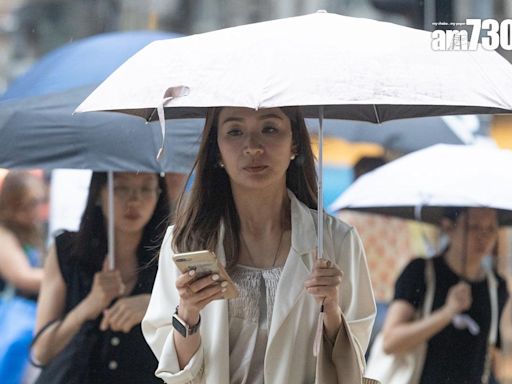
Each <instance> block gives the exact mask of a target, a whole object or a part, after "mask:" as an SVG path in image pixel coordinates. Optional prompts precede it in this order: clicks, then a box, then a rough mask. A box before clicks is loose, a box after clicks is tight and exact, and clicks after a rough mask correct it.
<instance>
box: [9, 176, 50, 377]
mask: <svg viewBox="0 0 512 384" xmlns="http://www.w3.org/2000/svg"><path fill="white" fill-rule="evenodd" d="M45 201H46V186H45V185H44V183H43V181H42V179H41V178H39V177H37V176H35V175H33V174H31V173H29V172H21V171H11V172H9V173H8V174H7V176H6V177H5V179H4V181H3V184H2V188H1V190H0V244H1V246H0V335H2V336H1V337H0V382H1V383H3V384H8V383H16V384H18V383H20V382H21V380H22V377H23V376H24V372H25V370H26V368H27V363H28V355H29V346H30V341H31V339H32V333H33V330H34V324H35V315H36V301H37V296H38V293H39V289H40V287H41V282H42V279H43V270H42V268H41V258H42V254H43V249H44V242H43V235H42V215H41V210H40V208H41V204H43V203H44V202H45Z"/></svg>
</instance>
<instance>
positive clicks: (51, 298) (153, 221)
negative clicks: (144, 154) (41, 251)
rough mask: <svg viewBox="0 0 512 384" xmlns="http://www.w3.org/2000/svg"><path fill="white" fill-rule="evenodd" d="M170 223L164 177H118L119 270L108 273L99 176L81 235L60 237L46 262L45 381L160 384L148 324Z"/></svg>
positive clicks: (40, 351) (103, 181)
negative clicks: (159, 253)
mask: <svg viewBox="0 0 512 384" xmlns="http://www.w3.org/2000/svg"><path fill="white" fill-rule="evenodd" d="M168 217H169V204H168V194H167V188H166V183H165V181H164V179H163V178H162V177H159V176H158V175H156V174H152V173H139V174H130V173H115V174H114V233H115V236H114V237H115V255H114V259H115V269H114V270H108V267H107V262H106V254H107V248H108V247H107V228H106V226H107V220H108V192H107V175H106V174H105V173H93V176H92V179H91V184H90V188H89V196H88V200H87V204H86V208H85V211H84V214H83V216H82V220H81V223H80V228H79V230H78V232H76V233H73V232H64V233H62V234H60V235H58V236H57V237H56V239H55V246H54V248H53V249H52V250H51V251H50V253H49V256H48V259H47V260H46V263H45V276H44V279H43V285H42V289H41V294H40V298H39V308H38V314H37V327H36V328H37V332H38V333H37V336H36V339H35V342H34V345H33V356H34V358H35V360H36V361H37V362H38V363H39V364H40V365H42V366H43V369H42V373H41V375H40V376H39V378H38V381H37V382H38V383H52V384H56V383H74V382H77V383H127V382H134V383H152V382H155V383H157V382H159V380H157V379H156V378H155V376H154V371H155V369H156V364H157V361H156V359H155V357H154V356H153V354H152V353H151V350H150V349H149V348H148V346H147V344H146V343H145V341H144V338H143V336H142V332H141V329H140V322H141V321H142V318H143V316H144V313H145V312H146V308H147V305H148V303H149V296H150V292H151V288H152V286H153V282H154V278H155V274H156V268H157V266H156V263H150V261H151V260H152V259H153V258H154V255H155V252H156V249H157V247H158V246H159V242H160V241H161V240H162V237H163V234H164V232H165V228H166V227H167V224H168V221H167V220H168Z"/></svg>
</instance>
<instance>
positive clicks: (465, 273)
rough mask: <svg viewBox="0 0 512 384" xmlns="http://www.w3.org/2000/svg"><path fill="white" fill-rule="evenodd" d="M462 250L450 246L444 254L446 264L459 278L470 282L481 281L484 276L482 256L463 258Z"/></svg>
mask: <svg viewBox="0 0 512 384" xmlns="http://www.w3.org/2000/svg"><path fill="white" fill-rule="evenodd" d="M463 255H464V249H462V248H460V247H453V246H451V247H450V248H449V249H448V251H446V254H445V260H446V263H447V264H448V265H449V267H450V268H451V269H452V270H453V271H454V272H455V273H456V274H457V275H459V276H461V277H464V278H466V279H468V280H470V281H475V280H481V279H482V278H483V277H484V276H485V272H484V269H483V268H482V258H483V256H478V255H469V254H468V255H467V256H466V257H463Z"/></svg>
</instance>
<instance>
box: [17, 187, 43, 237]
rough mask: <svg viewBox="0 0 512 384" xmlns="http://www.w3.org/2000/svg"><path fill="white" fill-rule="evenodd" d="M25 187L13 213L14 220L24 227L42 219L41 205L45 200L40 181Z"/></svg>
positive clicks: (37, 222)
mask: <svg viewBox="0 0 512 384" xmlns="http://www.w3.org/2000/svg"><path fill="white" fill-rule="evenodd" d="M31 184H33V185H31V186H30V187H29V188H27V189H26V191H25V193H24V196H23V198H22V199H21V201H20V204H19V206H18V207H17V209H16V211H15V215H14V220H15V221H16V222H17V223H18V224H20V225H22V226H25V227H30V226H33V225H38V224H40V223H41V221H42V212H41V207H42V205H43V204H44V203H45V202H46V191H45V189H44V186H43V185H42V184H40V183H36V182H34V183H31Z"/></svg>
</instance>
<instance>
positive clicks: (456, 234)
mask: <svg viewBox="0 0 512 384" xmlns="http://www.w3.org/2000/svg"><path fill="white" fill-rule="evenodd" d="M466 215H469V216H468V232H467V234H468V235H467V247H468V248H467V249H468V256H469V257H477V258H482V257H484V256H486V255H490V254H491V253H492V251H493V248H494V246H495V244H496V241H497V240H498V219H497V212H496V210H495V209H490V208H469V209H468V210H467V211H466V212H465V213H463V214H461V215H460V216H459V217H458V218H457V222H456V225H455V227H454V228H453V229H452V233H451V241H452V242H453V243H455V242H458V243H459V245H460V246H461V248H463V247H464V244H465V241H466V240H465V234H464V232H465V228H466V224H465V220H466Z"/></svg>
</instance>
